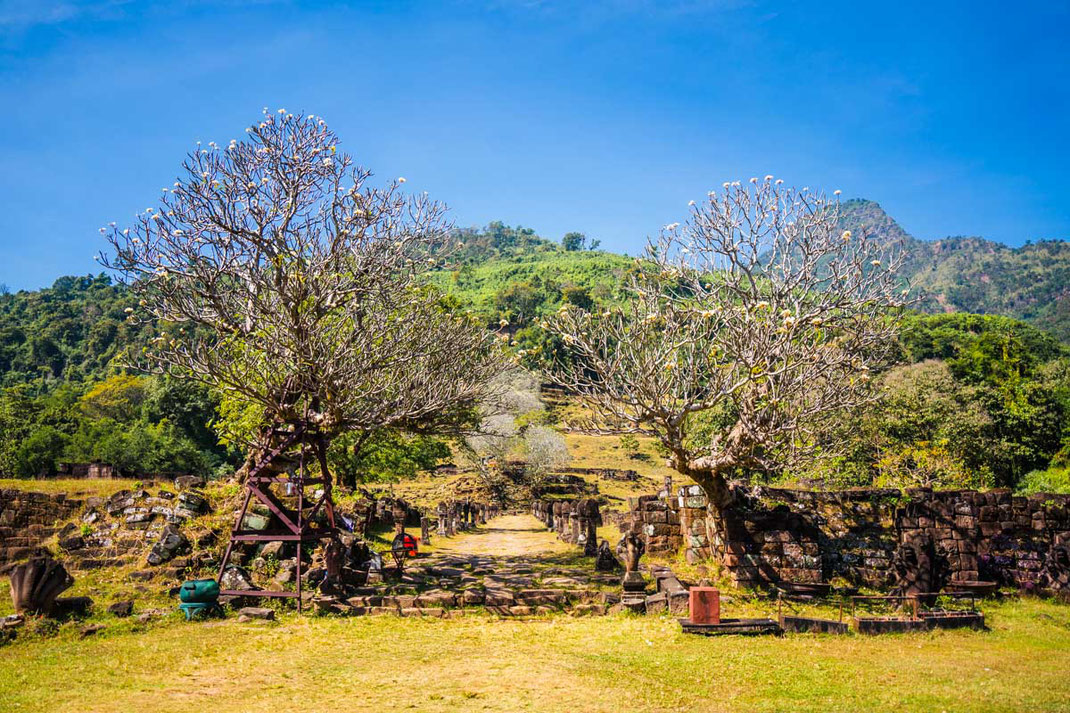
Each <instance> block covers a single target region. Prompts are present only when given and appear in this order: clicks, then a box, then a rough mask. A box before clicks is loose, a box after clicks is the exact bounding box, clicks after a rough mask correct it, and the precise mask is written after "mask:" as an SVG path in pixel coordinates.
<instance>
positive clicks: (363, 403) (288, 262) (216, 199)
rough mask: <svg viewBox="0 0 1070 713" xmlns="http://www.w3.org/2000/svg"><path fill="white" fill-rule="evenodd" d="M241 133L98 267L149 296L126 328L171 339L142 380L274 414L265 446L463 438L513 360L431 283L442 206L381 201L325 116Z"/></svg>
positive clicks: (384, 190) (445, 238) (207, 151)
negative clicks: (370, 438) (187, 382)
mask: <svg viewBox="0 0 1070 713" xmlns="http://www.w3.org/2000/svg"><path fill="white" fill-rule="evenodd" d="M246 132H247V135H246V137H245V139H244V140H242V141H238V140H231V141H230V142H229V144H227V145H217V144H215V143H214V142H213V143H209V144H208V145H207V146H201V145H200V144H198V147H197V149H196V150H195V151H193V152H192V153H190V154H189V155H188V157H187V159H186V161H185V163H184V165H183V168H184V173H183V175H182V176H181V177H180V178H179V179H178V180H177V181H175V183H174V185H173V186H169V187H166V188H164V189H163V195H162V198H161V201H160V204H159V206H158V207H155V208H149V209H147V210H146V211H145V212H144V213H142V214H140V215H138V216H137V218H136V221H135V223H134V225H133V226H132V227H131V228H128V229H119V228H117V227H115V226H114V224H113V225H112V226H111V228H110V229H105V233H106V235H107V239H108V241H109V242H110V243H111V246H112V247H113V248H114V253H113V254H111V255H107V256H102V257H101V260H102V261H103V263H104V265H105V266H107V267H109V268H112V269H114V270H116V271H118V272H119V273H120V274H121V275H122V277H123V278H124V280H125V281H126V282H128V283H129V285H130V287H131V289H132V290H133V292H134V293H135V295H136V296H138V297H139V298H140V299H139V303H138V304H139V307H138V308H137V309H136V310H133V311H132V314H131V315H130V319H132V320H136V319H153V320H156V321H157V322H158V323H159V324H160V325H162V326H163V327H164V332H163V333H162V334H161V336H158V337H157V338H156V339H155V340H154V341H153V344H152V345H151V347H150V348H149V349H148V350H147V352H146V354H144V355H143V357H144V359H143V362H142V364H141V365H142V366H144V367H145V368H153V369H157V370H165V371H168V372H170V373H172V374H174V375H176V376H178V377H182V378H188V379H193V380H197V381H200V382H202V383H204V384H207V385H208V386H210V387H212V388H214V389H217V390H218V391H219V392H221V393H222V394H224V395H225V396H227V397H230V398H236V399H238V400H239V401H243V402H245V403H247V404H251V405H256V406H257V407H258V408H262V410H263V411H262V413H263V419H262V423H261V426H262V428H261V430H260V432H259V434H258V437H257V441H258V442H256V443H252V444H249V445H251V446H256V447H260V448H264V447H266V446H267V442H268V441H269V440H270V438H269V437H268V435H267V434H269V433H270V432H271V428H272V426H273V425H275V424H279V423H283V422H303V423H309V424H314V425H315V426H317V427H318V430H319V432H320V433H321V434H323V436H324V438H325V439H326V440H327V441H329V439H330V438H331V437H333V436H335V435H338V434H341V433H345V432H362V433H367V432H370V431H373V430H376V429H380V428H384V427H400V428H413V429H419V430H423V431H425V432H427V431H434V430H435V428H436V425H438V426H442V427H447V426H453V425H456V424H457V423H458V419H457V414H458V412H459V411H462V410H464V409H469V408H472V407H474V406H475V405H476V404H477V403H478V402H479V401H480V400H481V399H484V398H485V397H486V396H487V392H488V390H489V388H490V387H489V383H490V381H491V379H492V377H493V376H494V375H495V374H497V373H498V372H499V371H500V370H501V368H502V367H503V364H504V362H503V358H502V356H501V354H500V350H499V349H498V347H496V346H495V345H494V344H493V343H492V340H491V339H490V337H489V336H488V335H487V334H486V333H485V331H484V330H483V329H481V328H480V327H479V326H478V325H477V324H475V323H474V322H473V321H472V320H471V319H470V318H468V317H467V316H465V315H463V314H455V313H453V312H452V311H451V310H450V309H449V308H448V307H447V306H446V304H445V303H444V302H443V301H442V300H441V298H440V296H439V295H438V294H437V293H435V292H434V291H432V290H430V289H429V288H428V287H427V286H426V285H425V284H424V281H423V276H424V274H425V273H426V271H427V270H429V269H431V268H433V267H434V266H435V265H437V264H439V263H440V262H441V261H442V260H443V259H444V256H445V254H446V253H447V251H448V247H449V245H448V243H449V239H450V237H449V236H450V225H449V224H448V223H447V222H446V220H445V217H444V211H445V208H444V206H443V205H441V204H440V203H437V202H435V201H433V200H431V199H429V198H428V197H427V195H426V194H420V195H416V196H409V195H406V194H405V193H403V192H402V190H401V184H403V183H404V182H405V179H404V178H398V179H396V180H394V181H392V182H390V183H389V184H388V185H386V186H385V187H376V186H373V185H371V183H370V178H371V173H370V172H369V171H368V170H366V169H364V168H361V167H358V166H356V165H355V164H354V163H353V160H352V159H351V158H350V156H349V155H347V154H345V153H341V152H339V151H338V150H337V143H338V139H337V137H336V136H335V134H334V133H333V132H332V131H331V130H330V129H329V128H328V127H327V124H326V123H325V122H324V120H323V119H322V118H319V117H316V116H313V115H308V116H303V115H298V114H292V113H289V112H286V111H285V110H281V109H280V110H279V111H278V112H277V113H269V112H268V111H267V110H265V112H264V116H263V118H262V120H261V121H259V122H257V123H256V124H255V125H253V126H251V127H249V128H247V129H246ZM325 448H326V445H324V446H323V449H325ZM320 455H321V456H323V454H322V453H321V454H320ZM320 460H321V464H322V465H323V467H324V468H325V467H326V465H325V463H326V461H325V457H321V459H320Z"/></svg>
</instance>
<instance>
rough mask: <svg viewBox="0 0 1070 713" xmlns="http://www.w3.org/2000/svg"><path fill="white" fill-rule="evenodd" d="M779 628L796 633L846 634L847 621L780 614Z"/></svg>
mask: <svg viewBox="0 0 1070 713" xmlns="http://www.w3.org/2000/svg"><path fill="white" fill-rule="evenodd" d="M780 628H781V629H783V630H784V631H785V632H792V633H798V634H846V633H847V622H845V621H832V620H831V619H813V618H810V617H805V616H782V617H780Z"/></svg>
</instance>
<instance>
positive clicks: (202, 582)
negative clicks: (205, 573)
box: [178, 579, 219, 604]
mask: <svg viewBox="0 0 1070 713" xmlns="http://www.w3.org/2000/svg"><path fill="white" fill-rule="evenodd" d="M178 598H179V599H180V600H181V601H182V602H183V603H184V604H210V603H211V602H214V601H216V600H217V599H219V582H217V581H215V580H214V579H194V580H192V581H189V582H183V583H182V586H181V587H180V588H179V590H178Z"/></svg>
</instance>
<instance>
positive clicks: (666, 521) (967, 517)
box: [620, 485, 1070, 593]
mask: <svg viewBox="0 0 1070 713" xmlns="http://www.w3.org/2000/svg"><path fill="white" fill-rule="evenodd" d="M736 495H737V504H736V506H734V507H733V508H732V509H731V510H730V511H728V512H727V513H725V515H724V517H723V518H715V517H713V516H712V515H711V514H710V513H709V511H708V508H707V500H706V497H705V495H704V494H703V492H702V490H701V488H699V487H698V486H695V485H692V486H684V487H681V488H679V489H678V491H677V494H676V496H675V497H667V495H666V494H665V492H663V493H662V494H661V495H660V496H656V495H649V496H643V497H641V498H638V499H637V500H636V501H634V502H633V504H632V505H633V507H632V510H631V512H630V513H626V514H625V516H624V517H623V518H622V519H621V523H620V526H621V529H622V530H623V529H625V528H626V527H627V526H628V524H629V522H637V523H639V524H640V526H641V530H642V535H643V537H644V539H645V540H646V543H647V551H648V552H671V551H675V550H676V549H678V548H679V547H681V546H682V547H684V548H685V554H686V556H687V559H688V561H691V562H697V561H703V560H710V559H716V560H719V561H721V562H722V563H723V564H724V565H725V567H726V568H727V570H728V572H729V574H730V575H731V577H732V579H733V580H734V581H735V582H736V583H737V584H739V585H741V586H759V585H766V584H772V583H776V582H783V581H789V582H829V581H831V580H832V579H835V578H843V579H845V580H846V581H848V582H850V583H852V584H855V585H865V586H869V587H873V588H877V589H886V588H888V587H890V586H891V585H893V584H894V583H895V582H896V580H897V571H896V567H895V557H896V552H897V551H898V550H899V549H900V547H901V545H903V544H904V543H906V542H908V541H914V540H915V539H916V538H918V537H919V536H928V537H931V538H932V540H933V541H934V543H935V544H936V546H937V548H938V550H939V552H940V555H941V557H943V558H945V559H946V564H947V566H948V574H949V578H950V580H951V581H953V582H954V581H960V582H961V581H974V580H989V581H997V582H999V583H1000V584H1001V585H1004V586H1015V587H1019V588H1021V589H1024V590H1031V589H1035V588H1043V587H1054V588H1055V589H1065V588H1066V586H1065V584H1063V585H1057V584H1053V580H1054V577H1053V576H1052V572H1051V567H1052V566H1053V565H1052V561H1053V560H1054V559H1055V558H1054V557H1053V556H1052V552H1053V548H1055V547H1056V546H1063V547H1066V546H1070V495H1050V494H1040V495H1031V496H1029V497H1022V496H1016V495H1012V494H1011V492H1010V491H1007V490H992V491H988V492H984V493H981V492H977V491H971V490H949V491H933V490H931V489H927V488H911V489H907V490H905V491H901V490H894V489H862V490H848V491H838V492H826V491H806V490H791V489H786V488H769V487H754V488H737V489H736ZM672 527H675V532H670V531H669V530H670V529H671V528H672ZM1064 574H1065V573H1064ZM1064 579H1065V577H1064ZM1068 593H1070V592H1068Z"/></svg>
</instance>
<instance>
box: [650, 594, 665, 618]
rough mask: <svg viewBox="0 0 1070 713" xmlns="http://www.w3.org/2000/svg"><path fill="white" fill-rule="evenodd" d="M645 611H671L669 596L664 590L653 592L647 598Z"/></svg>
mask: <svg viewBox="0 0 1070 713" xmlns="http://www.w3.org/2000/svg"><path fill="white" fill-rule="evenodd" d="M645 611H646V613H647V614H654V615H657V614H667V613H668V611H669V597H668V596H667V595H666V594H665V593H664V592H658V593H657V594H651V595H650V596H648V597H647V598H646V607H645Z"/></svg>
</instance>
